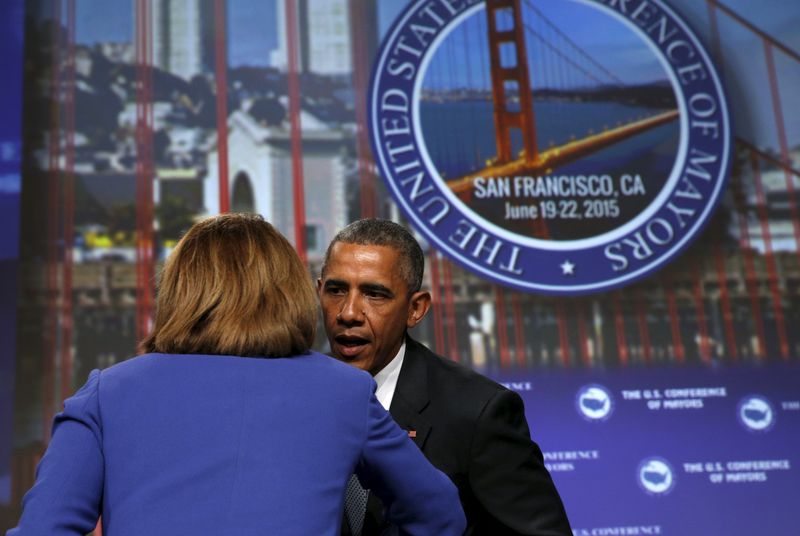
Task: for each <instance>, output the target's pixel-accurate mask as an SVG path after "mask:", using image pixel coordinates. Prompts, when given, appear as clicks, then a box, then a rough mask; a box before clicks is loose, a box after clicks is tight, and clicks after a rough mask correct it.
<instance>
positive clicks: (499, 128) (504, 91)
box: [486, 0, 539, 164]
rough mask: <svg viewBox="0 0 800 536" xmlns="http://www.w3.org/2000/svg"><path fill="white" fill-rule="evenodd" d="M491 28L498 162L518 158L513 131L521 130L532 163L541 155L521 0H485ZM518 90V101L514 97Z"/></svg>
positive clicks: (526, 158) (525, 153)
mask: <svg viewBox="0 0 800 536" xmlns="http://www.w3.org/2000/svg"><path fill="white" fill-rule="evenodd" d="M486 17H487V28H488V30H489V58H490V65H491V71H492V97H493V100H494V123H495V139H496V143H497V162H496V163H497V164H505V163H508V162H511V161H512V160H516V158H515V156H514V155H513V154H512V147H511V132H512V129H518V130H519V131H520V133H521V134H522V148H523V151H524V156H523V158H524V161H525V162H526V163H528V164H532V163H533V162H534V161H536V159H537V158H538V156H539V151H538V149H537V147H536V129H535V127H534V117H533V102H532V101H533V98H532V96H531V84H530V79H529V73H528V57H527V53H526V51H525V33H524V28H523V25H522V13H521V11H520V5H519V0H486ZM511 94H516V95H517V97H518V99H519V102H518V105H517V103H515V102H514V101H513V100H511V98H510V97H511Z"/></svg>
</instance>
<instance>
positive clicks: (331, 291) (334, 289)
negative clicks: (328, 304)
mask: <svg viewBox="0 0 800 536" xmlns="http://www.w3.org/2000/svg"><path fill="white" fill-rule="evenodd" d="M327 292H328V294H332V295H334V296H341V295H343V294H345V293H346V291H345V289H343V288H341V287H328V290H327Z"/></svg>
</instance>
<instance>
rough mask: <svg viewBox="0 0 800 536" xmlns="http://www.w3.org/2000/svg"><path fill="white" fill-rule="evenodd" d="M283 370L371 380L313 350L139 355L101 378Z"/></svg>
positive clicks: (110, 369) (353, 380) (105, 372)
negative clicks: (256, 354)
mask: <svg viewBox="0 0 800 536" xmlns="http://www.w3.org/2000/svg"><path fill="white" fill-rule="evenodd" d="M232 368H243V369H253V370H254V371H255V370H257V369H261V370H264V371H265V372H266V369H282V370H285V371H289V370H295V371H296V372H297V373H300V374H306V375H308V376H309V377H314V376H320V377H325V378H327V379H328V380H335V381H342V382H355V383H367V384H368V383H370V381H371V376H370V375H369V374H368V373H366V372H364V371H362V370H359V369H357V368H355V367H353V366H350V365H347V364H345V363H342V362H341V361H339V360H337V359H335V358H333V357H330V356H327V355H325V354H321V353H319V352H315V351H309V352H308V353H305V354H301V355H296V356H288V357H278V358H274V357H270V358H260V357H238V356H220V355H201V354H142V355H138V356H136V357H132V358H130V359H127V360H125V361H122V362H120V363H117V364H115V365H113V366H111V367H109V368H107V369H104V370H103V371H102V373H101V374H102V378H103V380H104V381H109V380H123V379H124V378H127V377H131V376H134V377H137V376H141V375H143V374H147V373H148V371H152V372H156V371H159V372H161V373H164V372H167V371H168V370H174V371H181V372H182V373H186V372H187V371H194V372H198V373H199V372H201V371H208V372H212V373H213V372H214V371H215V370H221V369H232Z"/></svg>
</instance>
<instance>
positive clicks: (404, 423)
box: [317, 219, 572, 536]
mask: <svg viewBox="0 0 800 536" xmlns="http://www.w3.org/2000/svg"><path fill="white" fill-rule="evenodd" d="M423 270H424V257H423V254H422V250H421V248H420V247H419V244H418V243H417V241H416V240H415V239H414V238H413V236H411V234H410V233H409V232H408V231H407V230H406V229H405V228H404V227H402V226H401V225H398V224H395V223H392V222H390V221H386V220H374V219H372V220H360V221H357V222H354V223H352V224H350V225H348V226H347V227H345V228H344V229H343V230H342V231H340V232H339V233H338V234H337V235H336V237H334V239H333V241H332V242H331V245H330V246H329V247H328V251H327V253H326V255H325V263H324V264H323V267H322V273H321V276H320V278H319V280H318V281H317V289H318V291H319V297H320V304H321V306H322V313H323V319H324V323H325V331H326V333H327V336H328V340H329V341H330V345H331V352H332V353H333V355H334V356H335V357H337V358H338V359H340V360H342V361H345V362H347V363H350V364H352V365H353V366H356V367H358V368H361V369H363V370H366V371H368V372H369V373H370V374H372V375H373V377H374V378H375V381H376V383H377V385H378V388H377V391H376V396H377V397H378V400H379V401H380V402H381V403H382V404H383V405H384V407H386V408H388V409H389V411H390V413H391V414H392V416H393V417H394V419H395V420H396V421H397V423H398V424H399V425H400V426H401V427H402V428H404V429H406V430H407V431H408V434H409V437H411V439H412V440H413V441H414V442H415V443H416V444H417V446H418V447H419V448H420V449H421V450H422V452H423V453H424V454H425V456H426V457H427V458H428V460H430V462H431V463H432V464H433V465H435V466H436V467H437V468H439V469H440V470H441V471H443V472H444V473H446V474H447V475H448V476H449V477H450V478H451V479H452V480H453V482H454V483H455V484H456V486H457V487H458V490H459V495H460V499H461V503H462V505H463V506H464V512H465V513H466V516H467V531H466V533H465V534H468V535H473V536H477V535H485V536H500V535H505V534H522V535H541V536H555V535H558V536H562V535H563V536H568V535H571V534H572V531H571V530H570V526H569V521H568V520H567V516H566V513H565V511H564V507H563V505H562V503H561V499H560V497H559V495H558V492H557V491H556V488H555V486H554V485H553V481H552V479H551V478H550V475H549V473H548V472H547V470H546V469H545V467H544V464H543V460H542V453H541V451H540V450H539V447H538V446H537V445H536V444H535V443H534V442H533V441H531V438H530V432H529V430H528V425H527V423H526V420H525V413H524V408H523V403H522V400H521V398H520V397H519V395H517V394H516V393H514V392H512V391H509V390H508V389H506V388H504V387H502V386H501V385H499V384H497V383H495V382H493V381H492V380H490V379H488V378H486V377H484V376H481V375H480V374H477V373H476V372H474V371H472V370H470V369H468V368H467V367H464V366H462V365H459V364H457V363H454V362H452V361H449V360H447V359H444V358H442V357H440V356H437V355H435V354H434V353H433V352H431V351H430V350H428V349H427V348H425V347H424V346H423V345H421V344H419V343H418V342H416V341H414V340H413V339H411V338H410V337H409V336H408V334H407V330H408V328H411V327H413V326H415V325H417V324H418V323H419V322H420V321H421V320H422V319H423V317H424V316H425V314H426V313H427V312H428V309H429V307H430V303H431V298H430V294H429V293H428V292H426V291H424V290H421V284H422V273H423ZM408 478H409V479H413V478H414V475H408ZM356 493H357V492H356ZM353 496H354V495H353V490H352V489H348V509H347V512H346V515H345V519H346V520H347V521H346V522H345V523H343V525H344V527H343V533H345V534H355V535H361V536H367V535H370V534H391V533H392V532H391V531H392V529H391V528H390V527H386V526H385V524H384V522H383V516H382V507H381V505H380V504H379V502H378V501H377V500H376V499H375V498H374V497H372V496H369V500H368V504H367V507H366V513H365V514H363V515H362V514H361V513H360V511H358V508H350V506H351V505H352V504H354V503H357V502H358V501H357V500H353V501H351V499H352V497H353ZM361 511H364V509H363V503H362V508H361ZM354 512H355V513H354ZM362 524H363V525H362ZM351 527H354V528H351Z"/></svg>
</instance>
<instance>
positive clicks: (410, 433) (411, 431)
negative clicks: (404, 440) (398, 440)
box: [408, 430, 417, 439]
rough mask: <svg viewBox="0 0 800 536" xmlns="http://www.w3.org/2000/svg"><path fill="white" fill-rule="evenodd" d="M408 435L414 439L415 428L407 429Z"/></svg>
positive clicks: (415, 435)
mask: <svg viewBox="0 0 800 536" xmlns="http://www.w3.org/2000/svg"><path fill="white" fill-rule="evenodd" d="M408 437H410V438H411V439H414V438H415V437H417V431H416V430H409V431H408Z"/></svg>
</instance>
